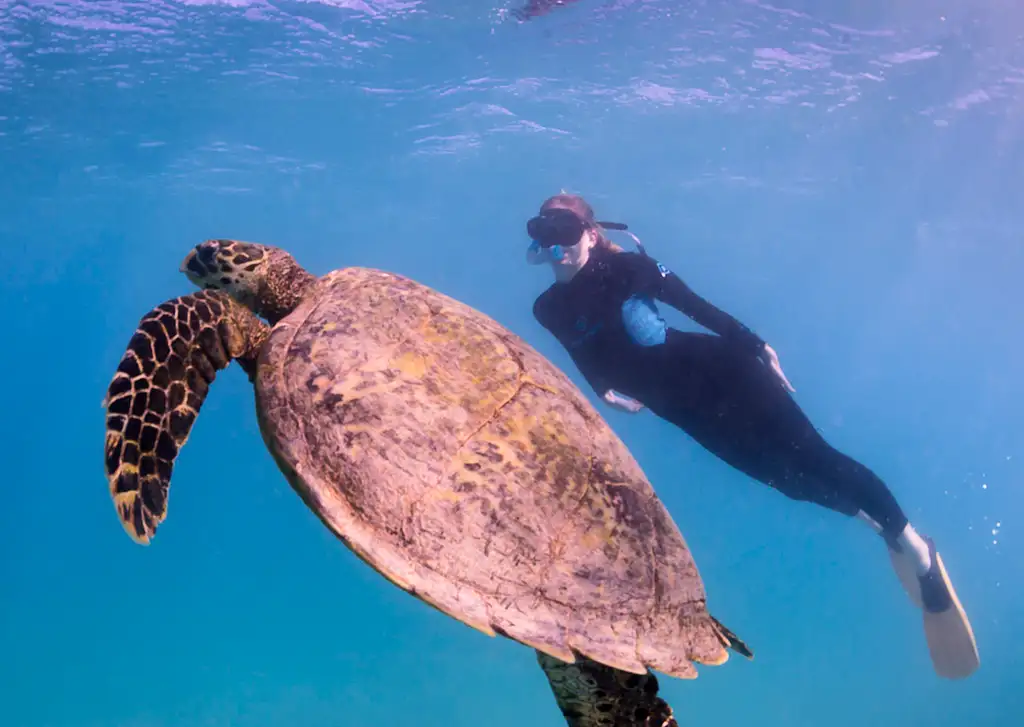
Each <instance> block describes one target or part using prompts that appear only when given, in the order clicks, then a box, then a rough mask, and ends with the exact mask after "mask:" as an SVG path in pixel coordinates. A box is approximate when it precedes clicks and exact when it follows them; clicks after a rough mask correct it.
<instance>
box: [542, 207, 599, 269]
mask: <svg viewBox="0 0 1024 727" xmlns="http://www.w3.org/2000/svg"><path fill="white" fill-rule="evenodd" d="M527 230H528V234H530V236H531V237H532V238H533V243H532V244H531V245H530V247H529V249H528V250H527V262H529V263H530V264H532V265H540V264H543V263H548V264H550V265H552V266H553V267H554V269H555V272H556V274H557V273H558V272H559V271H562V272H567V271H572V270H578V269H580V268H581V267H583V266H584V265H586V263H587V260H589V259H590V252H591V250H593V248H594V246H595V245H596V244H597V241H598V237H597V232H596V231H595V230H594V229H593V228H591V227H590V226H589V225H587V224H586V223H584V222H583V221H582V220H580V219H579V218H578V217H576V216H575V214H574V213H573V212H572V211H571V210H560V209H559V210H549V211H548V212H542V213H541V215H540V216H538V217H536V218H534V219H533V220H531V221H530V223H529V224H528V225H527Z"/></svg>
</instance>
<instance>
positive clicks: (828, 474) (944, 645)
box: [526, 194, 979, 679]
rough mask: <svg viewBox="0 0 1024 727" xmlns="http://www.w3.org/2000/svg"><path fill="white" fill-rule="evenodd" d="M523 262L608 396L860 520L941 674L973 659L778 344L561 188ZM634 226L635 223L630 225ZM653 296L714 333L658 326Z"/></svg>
mask: <svg viewBox="0 0 1024 727" xmlns="http://www.w3.org/2000/svg"><path fill="white" fill-rule="evenodd" d="M526 229H527V234H528V235H529V237H530V238H531V239H532V243H531V244H530V247H529V249H528V251H527V261H528V262H529V263H530V264H533V265H539V264H545V263H546V264H550V265H551V267H552V269H553V271H554V275H555V282H554V284H553V285H552V286H551V287H550V288H548V289H547V290H546V291H544V292H543V293H542V294H541V295H540V297H538V298H537V300H536V302H535V303H534V306H533V313H534V316H535V317H536V319H537V321H538V322H539V323H540V324H541V325H543V326H544V327H545V328H546V329H547V330H548V331H549V332H551V333H552V334H553V335H554V336H555V338H557V339H558V341H559V342H560V343H561V344H562V346H564V347H565V349H566V351H567V352H568V353H569V355H570V356H571V358H572V360H573V362H574V363H575V364H576V366H577V367H578V368H579V370H580V373H581V374H582V375H583V377H584V378H585V379H586V381H587V383H589V385H590V386H591V387H592V388H593V389H594V391H595V393H596V394H597V395H598V396H599V397H601V398H602V399H603V400H604V401H605V402H606V403H608V404H609V405H611V406H614V407H616V408H618V409H621V410H623V411H627V412H633V413H635V412H638V411H641V410H642V409H644V408H647V409H650V410H651V411H652V412H654V413H655V414H656V415H657V416H659V417H661V418H662V419H665V420H667V421H669V422H671V423H672V424H675V425H676V426H677V427H679V428H680V429H682V430H683V431H685V432H686V433H687V434H689V435H690V436H691V437H692V438H693V439H694V440H695V441H696V442H697V443H699V444H700V445H702V446H703V447H704V448H705V449H707V450H708V451H710V452H711V453H713V454H714V455H716V456H717V457H719V458H720V459H722V460H723V461H725V462H726V463H728V464H729V465H731V466H732V467H734V468H736V469H738V470H739V471H741V472H743V473H745V474H746V475H748V476H750V477H752V478H754V479H755V480H758V481H760V482H762V483H764V484H767V485H769V486H771V487H773V488H774V489H776V490H778V491H779V492H781V493H782V494H783V495H785V496H787V497H789V498H791V499H793V500H800V501H806V502H812V503H816V504H818V505H821V506H823V507H826V508H829V509H831V510H833V511H836V512H839V513H842V514H844V515H848V516H851V517H857V518H859V519H861V520H862V521H864V522H866V523H867V524H869V525H870V526H871V527H872V529H873V530H874V531H875V532H876V533H878V534H879V535H881V536H882V538H883V539H884V540H885V543H886V545H887V546H888V551H889V556H890V559H891V561H892V565H893V568H894V569H895V571H896V574H897V576H898V577H899V580H900V582H901V584H902V585H903V588H904V589H905V590H906V591H907V594H908V595H909V596H910V599H911V600H912V601H913V602H914V604H915V605H916V606H917V607H918V608H921V609H922V611H923V618H924V629H925V635H926V638H927V641H928V648H929V652H930V654H931V658H932V663H933V665H934V667H935V670H936V672H937V673H938V674H939V675H940V676H943V677H946V678H950V679H957V678H964V677H967V676H969V675H970V674H972V673H973V672H974V670H975V669H977V667H978V664H979V659H978V650H977V646H976V644H975V641H974V635H973V633H972V631H971V626H970V623H969V621H968V619H967V616H966V614H965V613H964V610H963V608H962V606H961V605H960V602H959V600H958V599H957V596H956V593H955V591H954V590H953V586H952V584H951V583H950V580H949V576H948V574H947V573H946V569H945V567H944V566H943V564H942V559H941V558H940V557H939V554H938V553H937V552H936V550H935V545H934V543H933V542H932V540H931V539H930V538H926V537H922V536H921V535H919V534H918V533H917V531H916V530H915V529H914V528H913V526H912V525H911V524H910V522H909V521H908V519H907V516H906V514H905V513H904V512H903V510H902V509H901V508H900V506H899V504H898V503H897V502H896V498H895V497H894V496H893V494H892V492H890V490H889V488H888V487H887V486H886V485H885V483H884V482H882V480H881V479H879V477H878V476H877V475H875V474H874V473H873V472H872V471H871V470H869V469H868V468H867V467H865V466H864V465H862V464H861V463H859V462H857V461H856V460H854V459H852V458H850V457H848V456H847V455H845V454H843V453H842V452H839V451H838V450H836V449H835V448H834V447H832V446H831V445H830V444H829V443H828V442H827V441H825V439H824V437H822V435H821V434H820V433H819V432H818V431H817V429H815V427H814V425H813V424H812V423H811V422H810V420H809V419H808V418H807V416H806V415H805V414H804V412H803V411H802V410H801V409H800V407H799V405H798V404H797V403H796V401H795V400H794V399H793V398H792V397H791V396H790V392H792V391H793V387H792V386H791V385H790V383H789V381H788V380H787V379H786V376H785V374H784V373H783V371H782V367H781V366H780V364H779V358H778V356H777V355H776V353H775V351H774V350H773V349H772V347H771V346H769V345H768V344H767V343H765V342H764V341H763V340H761V338H759V337H758V336H757V335H756V334H755V333H753V332H752V331H751V330H750V329H749V328H747V327H746V326H744V325H743V324H742V323H740V322H738V321H737V320H735V319H734V318H733V317H731V316H730V315H729V314H727V313H725V312H723V311H721V310H719V309H718V308H716V307H715V306H713V305H712V304H711V303H709V302H708V301H706V300H704V299H703V298H701V297H700V296H699V295H697V294H696V293H694V292H693V291H692V290H691V289H690V288H689V287H687V285H686V284H685V283H684V282H683V281H682V280H681V279H680V278H679V277H678V276H677V275H675V274H674V273H672V272H670V271H669V270H668V269H666V268H665V266H663V265H662V264H661V263H659V262H657V261H656V260H655V259H654V258H652V257H650V256H648V255H647V253H646V251H645V250H644V249H643V246H642V245H639V240H636V238H635V237H634V240H636V242H637V244H638V247H639V249H640V252H639V253H634V252H625V251H623V250H622V249H621V248H617V246H613V244H612V243H611V241H610V240H609V239H608V238H607V236H606V235H605V233H604V230H626V226H625V225H622V224H618V223H610V222H599V221H596V220H595V218H594V212H593V210H592V209H591V207H590V205H589V204H588V203H587V202H586V201H584V200H583V199H582V198H581V197H578V196H575V195H569V194H559V195H556V196H554V197H551V198H550V199H548V200H547V201H546V202H544V204H543V205H542V206H541V209H540V214H538V215H537V216H536V217H533V218H532V219H530V220H529V222H528V223H527V226H526ZM627 234H630V235H631V233H627ZM656 300H660V301H662V302H664V303H666V304H668V305H670V306H672V307H674V308H677V309H678V310H679V311H681V312H682V313H684V314H686V315H687V316H689V317H690V318H692V319H693V320H694V321H696V322H697V323H699V324H700V325H702V326H703V327H705V328H707V329H709V330H710V331H712V332H713V333H715V334H717V335H710V334H707V333H689V332H683V331H680V330H677V329H674V328H671V327H669V326H667V325H666V323H665V321H664V320H663V319H662V317H661V315H660V314H659V313H658V310H657V308H656V306H655V301H656Z"/></svg>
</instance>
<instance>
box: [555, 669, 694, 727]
mask: <svg viewBox="0 0 1024 727" xmlns="http://www.w3.org/2000/svg"><path fill="white" fill-rule="evenodd" d="M537 661H538V662H539V663H540V667H541V669H543V670H544V674H545V675H546V676H547V678H548V683H549V684H550V685H551V691H552V693H553V694H554V695H555V701H556V702H557V703H558V708H559V709H560V710H562V715H563V716H564V717H565V721H566V724H568V725H569V727H679V724H678V723H677V722H676V719H675V717H674V716H673V714H672V708H671V707H669V706H668V703H667V702H665V700H664V699H662V698H661V697H659V696H658V678H657V677H656V676H655V675H654V674H652V673H651V672H648V673H647V674H631V673H629V672H624V671H619V670H618V669H614V668H612V667H610V666H605V665H603V664H599V663H597V662H596V661H592V660H590V659H587V658H586V657H583V656H577V657H576V662H575V663H574V664H569V663H566V662H564V661H561V660H560V659H555V658H553V657H551V656H548V655H547V654H543V653H541V652H539V651H538V652H537Z"/></svg>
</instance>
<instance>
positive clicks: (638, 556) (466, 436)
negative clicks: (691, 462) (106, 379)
mask: <svg viewBox="0 0 1024 727" xmlns="http://www.w3.org/2000/svg"><path fill="white" fill-rule="evenodd" d="M181 270H182V272H184V273H185V274H186V275H187V276H188V278H189V279H190V280H191V281H192V282H193V283H195V284H196V285H197V286H198V287H200V288H202V290H200V291H198V292H194V293H192V294H189V295H184V296H181V297H178V298H174V299H172V300H169V301H167V302H165V303H162V304H161V305H159V306H157V307H156V308H154V309H153V310H151V311H150V312H149V313H147V314H146V315H145V316H144V317H143V318H142V320H141V321H140V323H139V326H138V330H137V331H136V332H135V333H134V335H133V336H132V338H131V341H130V342H129V344H128V348H127V351H126V352H125V354H124V356H123V358H122V359H121V361H120V364H119V365H118V368H117V372H116V373H115V375H114V377H113V380H112V381H111V383H110V386H109V389H108V391H107V399H106V408H107V420H106V428H107V433H106V443H105V444H106V446H105V454H106V473H107V477H108V479H109V483H110V491H111V495H112V496H113V499H114V505H115V508H116V510H117V513H118V515H119V516H120V518H121V522H122V525H123V526H124V528H125V529H126V530H127V532H128V534H129V535H130V536H131V537H132V538H133V539H135V540H136V541H137V542H139V543H142V544H146V543H148V542H149V541H150V538H152V537H153V535H154V533H155V531H156V529H157V526H158V525H159V524H160V523H161V522H162V521H163V520H164V517H165V516H166V514H167V494H168V487H169V484H170V479H171V470H172V467H173V464H174V461H175V458H176V457H177V455H178V452H179V450H180V449H181V447H182V446H183V445H184V444H185V441H186V439H187V437H188V435H189V431H190V429H191V427H192V424H193V421H194V420H195V417H196V415H197V414H198V412H199V409H200V407H201V405H202V403H203V400H204V399H205V397H206V394H207V391H208V387H209V385H210V383H212V382H213V380H214V377H215V376H216V372H217V371H218V370H220V369H223V368H225V367H226V366H227V365H228V364H229V363H230V362H231V360H232V359H234V360H236V361H238V362H239V363H240V364H241V366H242V368H243V370H244V371H245V372H246V373H247V374H248V375H249V378H250V380H251V381H252V382H253V384H254V387H255V395H256V414H257V418H258V422H259V427H260V431H261V433H262V436H263V439H264V441H265V443H266V445H267V447H268V448H269V450H270V452H271V453H272V455H273V457H274V459H275V461H276V463H277V465H278V466H279V468H280V469H281V471H282V472H283V473H284V475H285V477H286V478H287V479H288V482H289V483H290V484H291V486H292V487H293V488H294V489H295V491H296V492H297V493H298V494H299V496H300V497H301V498H302V499H303V501H304V502H305V503H306V505H307V506H308V507H309V508H310V509H311V510H312V511H313V512H314V513H316V515H317V516H318V517H319V518H320V519H321V520H322V521H323V523H324V524H325V525H326V526H327V527H328V528H329V529H330V530H331V531H332V532H333V533H334V534H335V535H336V536H337V537H338V538H340V539H341V540H342V542H344V543H345V544H346V545H347V546H348V547H349V548H350V549H351V550H352V551H354V552H355V553H356V554H357V555H358V556H359V557H360V558H362V559H363V560H364V561H365V562H366V563H368V564H369V565H370V566H372V567H373V568H375V569H376V570H377V571H378V572H379V573H381V574H382V575H383V576H384V577H386V578H387V579H388V580H390V581H391V582H392V583H394V584H395V585H397V586H398V587H399V588H402V589H404V590H406V591H408V592H409V593H411V594H413V595H415V596H417V597H418V598H420V599H422V600H423V601H425V602H426V603H428V604H430V605H432V606H434V607H436V608H437V609H439V610H440V611H442V612H444V613H446V614H448V615H449V616H452V617H454V618H456V619H458V620H460V621H462V622H463V623H465V624H467V625H469V626H472V627H474V628H476V629H479V630H480V631H482V632H484V633H486V634H489V635H492V636H493V635H495V634H501V635H503V636H506V637H508V638H510V639H514V640H516V641H519V642H520V643H522V644H526V645H527V646H530V647H533V648H534V649H536V651H537V656H538V660H539V663H540V665H541V667H542V668H543V670H544V672H545V674H546V675H547V677H548V680H549V683H550V685H551V688H552V690H553V692H554V694H555V697H556V700H557V702H558V705H559V707H560V709H561V710H562V712H563V714H564V716H565V718H566V720H567V722H568V724H569V725H573V726H574V727H668V726H670V725H675V724H676V723H675V720H674V718H673V717H672V711H671V709H670V708H669V707H668V705H667V704H666V703H665V702H664V701H663V700H661V699H660V698H659V697H658V695H657V692H658V682H657V678H656V677H655V675H654V674H653V673H652V672H651V671H650V670H649V668H650V669H653V670H658V671H661V672H663V673H665V674H668V675H671V676H676V677H682V678H692V677H695V676H696V669H695V667H694V664H693V662H697V663H703V664H721V663H722V662H724V661H725V660H726V659H727V657H728V652H727V648H731V649H733V650H735V651H738V652H740V653H742V654H744V655H745V656H747V657H751V656H752V654H751V652H750V651H749V650H748V648H747V647H746V645H745V644H743V642H742V641H740V640H739V639H738V638H737V637H736V636H735V635H734V634H733V633H732V632H730V631H729V630H728V629H726V628H725V627H724V626H722V624H720V623H719V622H718V621H717V620H716V619H715V618H714V617H712V616H711V615H710V614H709V613H708V611H707V608H706V602H705V592H704V586H703V583H702V581H701V578H700V575H699V574H698V571H697V567H696V565H695V563H694V560H693V558H692V556H691V554H690V551H689V550H688V548H687V546H686V543H685V542H684V540H683V536H682V534H681V533H680V532H679V530H678V528H677V527H676V525H675V523H674V522H673V521H672V518H671V517H670V516H669V514H668V512H667V511H666V509H665V507H664V506H663V505H662V503H661V501H660V500H659V499H658V497H657V495H656V494H655V492H654V490H653V488H652V486H651V484H650V483H649V482H648V480H647V479H646V477H645V476H644V474H643V472H642V471H641V469H640V467H639V465H638V464H637V463H636V461H635V460H634V459H633V457H632V456H631V455H630V453H629V452H628V450H627V449H626V447H625V445H624V444H623V443H622V442H621V441H620V440H619V438H618V437H616V436H615V434H614V433H613V432H612V430H611V429H610V427H608V425H607V424H606V423H605V422H604V421H603V420H602V418H601V417H600V416H599V415H598V413H597V412H596V410H595V409H594V408H593V407H592V406H591V405H590V404H589V402H588V401H587V400H586V399H585V398H584V396H583V395H582V394H581V393H580V391H579V390H578V389H577V388H576V387H575V386H574V385H573V384H572V383H571V381H570V380H569V379H568V377H567V376H566V375H565V374H564V373H562V372H561V371H560V370H559V369H557V368H556V367H555V366H554V365H553V364H552V363H550V362H549V361H548V360H546V359H545V358H543V357H542V356H541V355H540V354H538V353H537V352H536V351H535V350H534V349H533V348H531V347H530V346H529V345H527V344H526V343H525V342H524V341H523V340H521V339H520V338H519V337H517V336H515V335H514V334H512V333H511V332H509V331H508V330H506V329H505V328H503V327H502V326H500V325H499V324H498V323H496V322H495V321H494V320H492V319H491V318H489V317H487V316H485V315H483V314H481V313H480V312H478V311H476V310H474V309H472V308H470V307H468V306H466V305H464V304H462V303H460V302H458V301H456V300H453V299H451V298H449V297H447V296H445V295H442V294H440V293H438V292H436V291H434V290H432V289H430V288H428V287H425V286H423V285H421V284H419V283H417V282H415V281H413V280H410V279H408V278H405V277H402V276H399V275H394V274H391V273H388V272H383V271H379V270H372V269H364V268H345V269H340V270H335V271H333V272H330V273H328V274H326V275H324V276H322V277H319V278H318V277H315V276H313V275H312V274H311V273H309V272H307V271H306V270H304V269H303V268H302V267H301V266H300V265H299V264H298V263H297V262H296V261H295V259H294V258H293V257H292V256H291V255H289V254H288V253H287V252H285V251H284V250H282V249H280V248H276V247H270V246H267V245H258V244H252V243H246V242H239V241H234V240H208V241H206V242H204V243H202V244H200V245H198V246H196V248H195V249H194V250H192V251H191V252H190V253H189V254H188V256H187V257H186V258H185V260H184V262H183V263H182V266H181ZM260 317H262V318H264V319H266V321H267V323H265V322H264V321H263V320H261V319H260ZM268 323H269V325H268Z"/></svg>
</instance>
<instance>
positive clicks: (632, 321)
mask: <svg viewBox="0 0 1024 727" xmlns="http://www.w3.org/2000/svg"><path fill="white" fill-rule="evenodd" d="M622 325H623V326H625V328H626V333H628V334H629V337H630V338H632V339H633V342H634V343H637V344H639V345H641V346H660V345H661V344H663V343H664V342H665V338H666V336H667V331H668V326H667V325H666V323H665V321H664V319H663V318H662V317H661V315H659V314H658V309H657V308H656V307H655V305H654V302H653V301H652V300H650V299H649V298H642V297H640V296H636V295H634V296H633V297H632V298H630V299H629V300H627V301H626V302H625V303H623V304H622Z"/></svg>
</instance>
